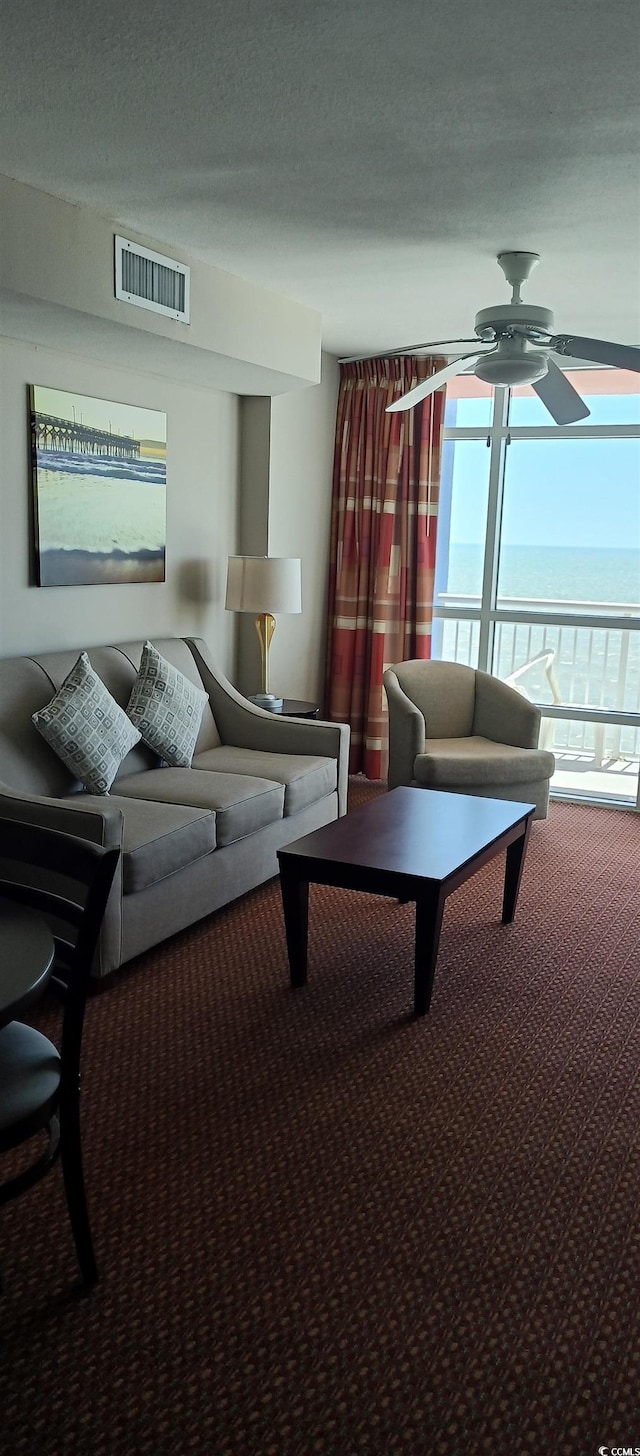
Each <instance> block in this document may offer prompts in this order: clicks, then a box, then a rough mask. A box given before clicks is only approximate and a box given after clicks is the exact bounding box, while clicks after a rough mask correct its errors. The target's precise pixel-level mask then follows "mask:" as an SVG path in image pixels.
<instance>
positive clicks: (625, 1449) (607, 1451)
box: [598, 1446, 640, 1456]
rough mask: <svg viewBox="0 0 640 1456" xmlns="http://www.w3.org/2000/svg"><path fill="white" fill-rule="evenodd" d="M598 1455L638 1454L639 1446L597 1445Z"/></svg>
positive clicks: (639, 1454) (627, 1455) (628, 1455)
mask: <svg viewBox="0 0 640 1456" xmlns="http://www.w3.org/2000/svg"><path fill="white" fill-rule="evenodd" d="M598 1456H640V1446H598Z"/></svg>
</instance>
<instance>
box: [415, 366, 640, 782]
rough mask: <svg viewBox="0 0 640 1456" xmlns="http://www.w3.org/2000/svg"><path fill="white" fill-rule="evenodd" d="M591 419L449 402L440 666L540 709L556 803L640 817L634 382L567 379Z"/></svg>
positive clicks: (530, 402) (639, 414) (507, 402)
mask: <svg viewBox="0 0 640 1456" xmlns="http://www.w3.org/2000/svg"><path fill="white" fill-rule="evenodd" d="M567 373H568V377H569V378H570V379H571V381H572V383H574V385H575V387H576V388H577V389H578V390H579V392H580V393H581V394H582V396H583V398H585V400H586V402H587V404H588V405H589V408H590V411H591V414H590V416H589V417H588V419H587V420H586V421H584V422H581V423H580V424H579V425H572V426H568V427H565V428H560V427H558V426H554V425H553V423H552V422H551V421H550V418H549V416H548V415H547V413H546V411H545V410H544V407H543V406H542V404H541V403H540V401H539V400H538V398H537V396H536V395H535V393H534V391H533V390H532V389H531V388H530V387H526V388H522V389H514V390H506V389H498V390H495V391H492V390H490V389H489V387H488V386H486V385H483V384H482V383H481V381H479V380H476V379H475V377H473V376H465V375H463V376H460V377H459V378H458V379H456V380H454V381H452V384H451V386H450V387H449V388H448V390H447V403H446V410H445V438H444V445H443V461H442V484H441V495H440V511H439V516H438V536H437V555H436V590H435V603H434V626H433V655H434V656H436V657H443V658H448V659H450V660H454V661H458V662H466V663H469V664H472V665H473V666H476V667H481V668H484V669H485V670H486V671H488V672H493V673H495V674H496V675H497V676H499V677H502V678H503V679H504V680H505V681H507V682H511V683H512V684H513V685H514V686H515V687H517V688H518V690H519V691H520V692H523V693H525V694H526V695H527V696H528V697H530V698H531V699H532V700H533V701H534V702H537V703H538V704H539V705H540V706H541V707H542V709H543V712H544V720H543V732H542V740H541V741H542V743H543V744H544V745H545V746H548V747H550V748H552V749H553V751H554V753H555V754H556V760H557V768H556V774H555V777H554V779H553V781H552V786H551V788H552V793H554V794H555V795H556V796H559V795H560V796H562V795H564V796H568V797H571V798H588V799H596V800H598V801H600V802H602V801H608V802H611V803H615V804H624V805H626V806H635V807H638V806H639V805H640V793H639V773H638V770H639V764H640V377H639V376H638V375H636V374H631V373H623V372H622V371H617V370H599V369H592V370H591V369H590V370H580V371H578V370H576V371H571V372H569V371H567Z"/></svg>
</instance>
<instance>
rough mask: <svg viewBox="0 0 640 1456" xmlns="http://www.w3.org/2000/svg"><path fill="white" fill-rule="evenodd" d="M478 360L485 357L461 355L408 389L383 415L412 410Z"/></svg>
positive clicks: (480, 355) (389, 405)
mask: <svg viewBox="0 0 640 1456" xmlns="http://www.w3.org/2000/svg"><path fill="white" fill-rule="evenodd" d="M492 352H493V351H492ZM480 358H483V359H484V358H486V355H484V354H463V355H462V358H461V359H453V360H452V362H451V364H447V365H446V368H444V369H439V370H438V372H437V374H432V375H431V378H430V379H423V381H422V384H416V386H415V389H410V390H409V393H408V394H404V395H403V396H402V399H396V400H394V402H393V404H388V405H387V408H386V411H385V413H386V414H388V415H393V414H395V413H396V411H397V410H408V409H412V408H413V406H414V404H419V403H420V400H421V399H426V398H427V395H429V394H435V392H436V389H440V387H441V385H443V384H446V382H447V380H448V379H453V377H454V374H461V373H462V371H463V369H465V368H466V366H467V364H468V363H469V362H470V360H471V359H473V360H476V359H480Z"/></svg>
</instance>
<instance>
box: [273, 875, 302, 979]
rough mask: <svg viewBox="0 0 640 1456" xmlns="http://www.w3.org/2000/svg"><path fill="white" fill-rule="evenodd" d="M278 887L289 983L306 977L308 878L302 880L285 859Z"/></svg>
mask: <svg viewBox="0 0 640 1456" xmlns="http://www.w3.org/2000/svg"><path fill="white" fill-rule="evenodd" d="M280 890H281V894H282V909H283V911H284V927H285V931H286V935H287V951H288V954H289V971H290V973H291V985H292V986H304V985H306V980H307V929H308V923H309V881H308V880H301V879H299V878H298V875H297V874H296V873H295V871H292V870H291V869H290V868H289V866H288V865H287V863H286V861H284V860H281V861H280Z"/></svg>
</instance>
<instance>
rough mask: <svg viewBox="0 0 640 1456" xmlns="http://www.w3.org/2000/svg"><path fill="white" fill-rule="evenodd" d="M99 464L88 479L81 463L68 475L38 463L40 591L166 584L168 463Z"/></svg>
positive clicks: (66, 472)
mask: <svg viewBox="0 0 640 1456" xmlns="http://www.w3.org/2000/svg"><path fill="white" fill-rule="evenodd" d="M57 463H58V462H57V461H56V464H57ZM82 463H83V464H85V465H86V463H87V462H86V460H84V461H83V462H82ZM92 465H93V462H92ZM99 465H100V470H101V472H102V473H101V474H100V475H96V474H94V473H92V474H91V475H88V474H86V473H85V471H84V470H82V469H81V468H78V467H79V466H80V461H79V460H77V459H76V460H75V461H74V462H73V468H72V469H68V468H67V469H63V470H60V469H50V468H47V467H46V466H45V465H44V462H43V460H42V459H41V460H40V461H39V468H38V538H39V548H40V584H41V585H42V586H49V585H68V586H72V585H78V584H80V583H84V584H87V585H91V584H92V583H95V584H96V585H97V584H99V583H106V582H131V581H163V580H164V556H165V536H166V488H165V484H164V463H162V464H159V463H158V462H157V461H152V460H150V461H138V462H136V463H135V465H133V464H129V462H127V463H125V462H123V461H119V462H117V464H116V463H115V462H114V463H113V465H111V463H109V464H107V462H106V461H104V460H101V461H100V462H99Z"/></svg>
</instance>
